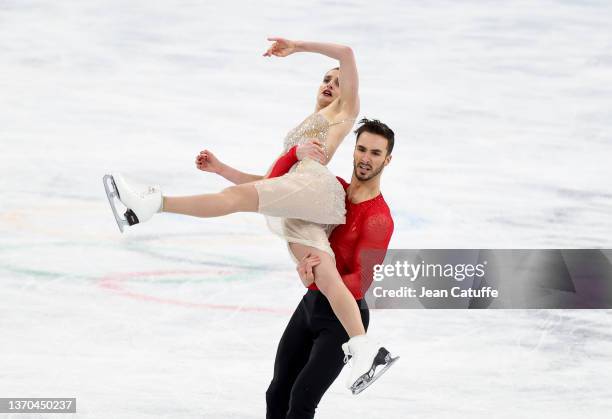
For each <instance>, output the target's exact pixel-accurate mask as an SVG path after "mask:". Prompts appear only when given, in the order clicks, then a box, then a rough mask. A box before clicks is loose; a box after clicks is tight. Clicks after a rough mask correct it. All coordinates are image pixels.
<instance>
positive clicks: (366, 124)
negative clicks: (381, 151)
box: [355, 118, 395, 155]
mask: <svg viewBox="0 0 612 419" xmlns="http://www.w3.org/2000/svg"><path fill="white" fill-rule="evenodd" d="M359 124H360V125H359V128H357V129H356V130H355V134H357V138H356V139H355V142H357V140H359V136H360V135H361V133H363V132H369V133H370V134H377V135H380V136H381V137H385V138H386V139H387V155H389V154H391V152H392V151H393V145H394V144H395V133H394V132H393V130H392V129H391V128H389V127H388V126H387V124H383V123H382V122H380V121H379V120H378V119H368V118H363V119H362V120H361V121H359Z"/></svg>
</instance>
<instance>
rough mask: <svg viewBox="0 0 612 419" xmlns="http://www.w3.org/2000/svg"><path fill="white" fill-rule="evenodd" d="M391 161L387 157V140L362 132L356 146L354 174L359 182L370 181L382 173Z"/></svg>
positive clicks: (389, 157) (388, 156)
mask: <svg viewBox="0 0 612 419" xmlns="http://www.w3.org/2000/svg"><path fill="white" fill-rule="evenodd" d="M390 161H391V156H390V155H387V139H386V138H385V137H383V136H381V135H378V134H372V133H371V132H362V133H361V135H360V136H359V139H358V140H357V144H355V152H354V153H353V172H354V173H355V177H356V178H357V179H358V180H361V181H366V180H370V179H372V178H374V177H376V176H378V175H380V173H381V172H382V170H383V169H384V168H385V166H386V165H387V164H389V162H390Z"/></svg>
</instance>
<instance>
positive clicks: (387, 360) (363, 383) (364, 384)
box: [351, 348, 399, 395]
mask: <svg viewBox="0 0 612 419" xmlns="http://www.w3.org/2000/svg"><path fill="white" fill-rule="evenodd" d="M380 356H383V358H384V360H383V361H382V362H381V359H380ZM398 359H399V356H396V357H392V356H391V354H390V353H389V351H387V350H386V349H385V348H380V350H379V351H378V354H377V355H376V358H374V362H373V364H372V368H373V369H374V372H373V375H372V377H371V378H369V379H368V378H366V377H365V376H367V375H368V374H369V373H368V374H364V376H362V377H361V378H360V379H359V380H357V381H356V384H353V385H352V386H351V392H352V393H353V394H354V395H357V394H359V393H361V392H362V391H363V390H365V389H366V388H368V387H370V386H371V385H372V383H374V381H376V380H378V378H379V377H380V376H381V375H383V374H384V373H385V372H386V371H387V370H388V369H389V368H391V366H392V365H393V364H395V361H397V360H398ZM378 365H384V367H383V368H382V369H381V370H380V371H378V372H376V367H377V366H378ZM370 372H372V370H370Z"/></svg>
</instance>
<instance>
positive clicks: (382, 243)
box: [342, 212, 393, 299]
mask: <svg viewBox="0 0 612 419" xmlns="http://www.w3.org/2000/svg"><path fill="white" fill-rule="evenodd" d="M392 234H393V219H392V218H391V216H390V215H389V214H388V213H386V212H375V213H373V214H372V213H371V214H368V217H367V218H366V219H365V221H364V222H363V223H362V224H361V225H360V226H359V241H358V242H357V246H355V250H354V254H353V261H354V262H353V266H351V269H350V272H349V273H348V274H345V275H342V280H343V281H344V283H345V284H346V286H347V288H348V289H349V291H351V293H352V294H353V295H354V296H355V297H356V298H357V299H361V298H363V295H364V294H365V292H366V291H367V289H368V288H369V287H370V284H371V283H372V274H373V269H374V265H375V264H379V263H382V261H383V260H384V259H385V254H386V252H387V247H388V246H389V241H390V240H391V235H392Z"/></svg>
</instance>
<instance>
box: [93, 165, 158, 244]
mask: <svg viewBox="0 0 612 419" xmlns="http://www.w3.org/2000/svg"><path fill="white" fill-rule="evenodd" d="M102 182H103V183H104V189H105V190H106V196H107V197H108V202H109V203H110V206H111V209H112V210H113V214H114V215H115V220H117V225H118V226H119V230H120V231H121V232H122V233H123V228H124V227H125V226H132V225H134V224H138V223H144V222H145V221H147V220H149V219H150V218H151V217H153V214H155V213H156V212H159V211H160V209H161V206H162V194H161V190H160V189H159V187H157V186H150V187H149V188H148V189H146V190H144V191H141V192H135V191H134V190H133V189H132V188H131V187H130V185H128V183H127V182H126V181H125V179H123V176H121V174H120V173H115V174H112V175H105V176H104V177H103V178H102ZM115 198H117V200H119V201H120V202H121V203H122V204H123V205H125V207H126V208H127V211H126V212H125V213H124V216H125V218H123V217H121V216H120V215H119V213H118V212H117V207H116V206H115Z"/></svg>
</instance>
